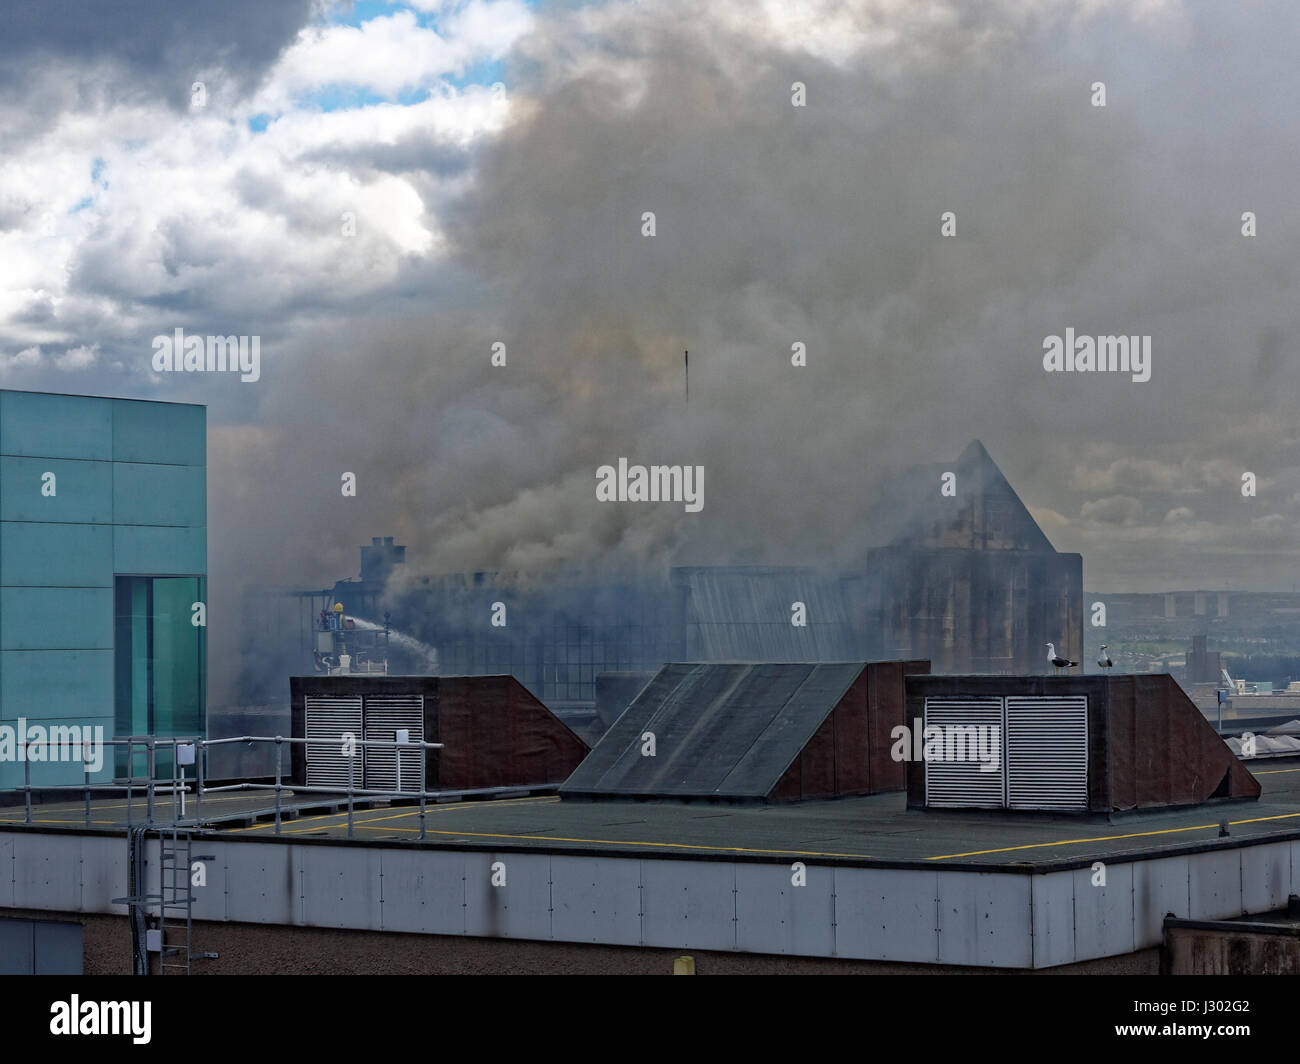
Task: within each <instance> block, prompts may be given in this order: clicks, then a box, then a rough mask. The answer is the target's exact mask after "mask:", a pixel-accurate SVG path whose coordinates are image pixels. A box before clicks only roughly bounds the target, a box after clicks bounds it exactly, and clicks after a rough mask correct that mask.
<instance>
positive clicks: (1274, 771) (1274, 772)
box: [1251, 768, 1300, 776]
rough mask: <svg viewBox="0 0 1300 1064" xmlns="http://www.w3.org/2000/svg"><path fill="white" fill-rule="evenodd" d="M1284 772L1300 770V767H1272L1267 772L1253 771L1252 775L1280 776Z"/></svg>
mask: <svg viewBox="0 0 1300 1064" xmlns="http://www.w3.org/2000/svg"><path fill="white" fill-rule="evenodd" d="M1284 772H1300V768H1271V769H1269V770H1268V771H1267V772H1252V773H1251V775H1252V776H1280V775H1282V774H1283V773H1284Z"/></svg>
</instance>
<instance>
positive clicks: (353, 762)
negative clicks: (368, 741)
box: [348, 747, 357, 838]
mask: <svg viewBox="0 0 1300 1064" xmlns="http://www.w3.org/2000/svg"><path fill="white" fill-rule="evenodd" d="M356 763H357V755H356V747H353V748H352V754H351V755H350V756H349V757H348V838H352V785H353V784H352V777H353V774H354V769H355V767H356Z"/></svg>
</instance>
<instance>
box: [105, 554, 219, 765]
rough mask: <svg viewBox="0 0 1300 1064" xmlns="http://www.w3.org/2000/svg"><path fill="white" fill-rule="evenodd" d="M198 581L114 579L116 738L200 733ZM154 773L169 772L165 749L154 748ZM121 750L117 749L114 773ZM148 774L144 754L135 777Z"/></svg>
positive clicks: (202, 675)
mask: <svg viewBox="0 0 1300 1064" xmlns="http://www.w3.org/2000/svg"><path fill="white" fill-rule="evenodd" d="M203 584H204V580H203V578H202V577H196V576H119V577H117V578H116V580H115V589H114V613H115V629H114V655H115V662H114V665H115V668H114V672H115V700H116V724H117V734H118V736H126V735H158V736H177V735H179V736H202V735H203V734H204V728H205V725H206V719H205V704H204V692H205V688H206V682H205V681H206V672H207V663H206V660H205V651H206V647H205V643H204V633H205V632H206V629H205V628H203V627H196V626H195V625H194V623H193V620H192V618H193V605H194V603H196V602H202V601H203V591H204V588H203ZM157 767H158V772H159V773H160V774H162V775H170V774H171V756H170V751H163V750H161V749H160V751H159V754H158V758H157ZM125 769H126V750H125V748H124V747H122V748H119V749H118V751H117V771H118V773H119V774H122V773H124V771H125ZM145 771H146V760H145V755H144V753H143V752H138V753H137V754H136V757H135V765H134V766H133V774H138V775H142V774H143V773H144V772H145Z"/></svg>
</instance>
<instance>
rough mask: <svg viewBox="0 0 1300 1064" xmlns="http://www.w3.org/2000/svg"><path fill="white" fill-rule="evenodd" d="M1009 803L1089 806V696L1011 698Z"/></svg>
mask: <svg viewBox="0 0 1300 1064" xmlns="http://www.w3.org/2000/svg"><path fill="white" fill-rule="evenodd" d="M1006 744H1007V805H1008V807H1010V808H1012V809H1065V810H1086V809H1087V808H1088V699H1087V697H1085V696H1083V695H1076V696H1070V697H1066V698H1039V697H1033V698H1031V697H1022V696H1009V697H1008V698H1007V723H1006Z"/></svg>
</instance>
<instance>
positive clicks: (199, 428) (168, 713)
mask: <svg viewBox="0 0 1300 1064" xmlns="http://www.w3.org/2000/svg"><path fill="white" fill-rule="evenodd" d="M206 570H207V412H206V409H205V408H204V407H202V406H195V405H190V404H182V403H161V402H147V401H140V400H133V399H108V398H100V397H96V396H80V395H54V394H48V393H43V392H17V391H2V390H0V728H3V727H5V726H6V725H7V726H8V728H9V729H10V730H11V733H16V730H17V724H18V721H20V720H22V721H25V726H26V729H27V734H28V735H31V729H32V728H33V726H39V727H42V728H46V729H49V728H51V727H53V726H59V725H80V726H81V727H83V728H84V727H92V728H93V727H97V726H98V727H102V728H103V735H104V737H105V738H114V737H118V736H124V735H145V734H153V735H203V734H204V731H205V726H206V719H205V713H206V704H205V697H206V688H207V663H206V639H205V637H206V632H207V629H206V628H205V627H202V626H196V625H195V623H194V620H195V619H196V615H195V612H194V610H193V607H194V604H195V603H202V602H206V594H207V588H206ZM204 619H206V618H204ZM159 760H160V766H159V767H160V768H163V769H166V774H168V775H170V768H168V767H167V766H168V765H169V762H168V761H167V760H166V759H163V758H160V759H159ZM135 768H136V772H137V773H141V774H142V773H143V771H144V761H143V758H140V759H138V760H137V764H136V766H135ZM125 769H126V763H125V754H124V753H119V754H118V755H117V756H116V757H115V756H113V754H112V753H111V752H110V751H105V757H104V762H103V766H102V768H101V769H100V770H99V771H98V772H96V773H94V774H93V775H92V779H93V780H96V781H106V780H110V779H111V778H112V777H113V776H114V775H115V774H117V775H119V776H120V775H121V774H122V773H123V772H124V771H125ZM82 779H83V770H82V765H81V764H80V762H77V763H70V762H67V761H63V762H57V761H53V760H51V761H48V762H46V763H36V762H35V761H33V763H32V764H31V782H32V784H33V785H34V786H52V785H55V784H68V783H80V782H81V781H82ZM22 783H23V765H22V764H21V763H20V762H18V761H16V760H14V759H12V758H10V759H0V789H3V788H8V787H15V786H22Z"/></svg>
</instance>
